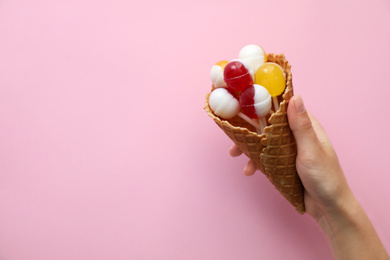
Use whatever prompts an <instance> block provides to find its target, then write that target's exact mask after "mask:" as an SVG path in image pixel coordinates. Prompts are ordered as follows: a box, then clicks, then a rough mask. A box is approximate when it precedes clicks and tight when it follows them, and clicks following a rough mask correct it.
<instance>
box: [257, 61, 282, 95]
mask: <svg viewBox="0 0 390 260" xmlns="http://www.w3.org/2000/svg"><path fill="white" fill-rule="evenodd" d="M255 83H256V84H259V85H262V86H264V87H265V88H266V89H267V90H268V92H269V93H270V94H271V96H272V97H276V96H279V95H280V94H282V93H283V91H284V89H285V88H286V78H285V76H284V73H283V69H282V68H281V67H280V66H279V65H278V64H276V63H273V62H267V63H264V64H263V65H261V66H260V67H259V68H258V69H257V71H256V74H255Z"/></svg>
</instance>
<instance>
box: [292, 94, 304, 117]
mask: <svg viewBox="0 0 390 260" xmlns="http://www.w3.org/2000/svg"><path fill="white" fill-rule="evenodd" d="M294 104H295V109H296V110H297V112H298V114H302V113H303V112H305V111H306V109H305V105H304V104H303V100H302V98H301V96H295V97H294Z"/></svg>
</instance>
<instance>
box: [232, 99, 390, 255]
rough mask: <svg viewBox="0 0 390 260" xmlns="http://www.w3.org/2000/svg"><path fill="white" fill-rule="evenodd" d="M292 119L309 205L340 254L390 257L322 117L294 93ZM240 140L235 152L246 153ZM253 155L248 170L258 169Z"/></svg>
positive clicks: (306, 201)
mask: <svg viewBox="0 0 390 260" xmlns="http://www.w3.org/2000/svg"><path fill="white" fill-rule="evenodd" d="M287 115H288V121H289V125H290V128H291V130H292V132H293V134H294V137H295V140H296V142H297V149H298V155H297V159H296V167H297V171H298V174H299V177H300V178H301V180H302V183H303V186H304V187H305V194H304V200H305V207H306V211H307V213H308V214H309V215H310V216H312V217H313V218H314V220H315V221H316V222H317V223H318V224H319V226H320V227H321V229H322V231H323V232H324V234H325V236H326V237H327V240H328V242H329V245H330V247H331V250H332V253H333V256H334V258H335V259H336V260H341V259H342V260H348V259H351V260H352V259H353V260H360V259H364V260H366V259H367V260H368V259H370V260H371V259H375V260H382V259H383V260H390V257H389V255H388V253H387V252H386V249H385V248H384V246H383V244H382V242H381V241H380V239H379V237H378V235H377V233H376V231H375V229H374V227H373V225H372V224H371V221H370V220H369V218H368V217H367V215H366V213H365V211H364V210H363V208H362V207H361V205H360V204H359V202H358V201H357V200H356V198H355V196H354V194H353V193H352V191H351V189H350V187H349V185H348V183H347V180H346V179H345V176H344V173H343V170H342V168H341V166H340V163H339V160H338V158H337V155H336V153H335V151H334V150H333V147H332V145H331V143H330V141H329V139H328V137H327V135H326V133H325V131H324V129H323V128H322V126H321V125H320V124H319V122H318V121H317V120H316V119H315V118H314V117H313V116H312V115H311V114H310V113H309V112H308V111H307V110H306V109H305V106H304V104H303V101H302V98H301V97H300V96H294V97H292V98H291V100H290V104H289V106H288V111H287ZM241 154H242V152H241V150H240V149H239V148H238V147H237V146H235V145H234V146H233V147H232V148H231V149H230V155H231V156H233V157H236V156H239V155H241ZM256 170H257V169H256V166H255V165H254V164H253V162H252V161H249V162H248V163H247V165H246V166H245V168H244V174H245V175H247V176H250V175H253V174H254V173H255V172H256Z"/></svg>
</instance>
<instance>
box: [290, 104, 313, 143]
mask: <svg viewBox="0 0 390 260" xmlns="http://www.w3.org/2000/svg"><path fill="white" fill-rule="evenodd" d="M287 116H288V122H289V125H290V128H291V130H292V132H293V134H294V137H295V140H296V141H297V146H298V151H299V150H305V151H315V150H316V149H317V148H318V146H319V140H318V137H317V135H316V132H315V130H314V127H313V124H312V121H311V119H310V116H309V114H308V112H307V111H306V109H305V106H304V104H303V101H302V98H301V97H300V96H294V97H292V98H291V100H290V104H289V106H288V109H287Z"/></svg>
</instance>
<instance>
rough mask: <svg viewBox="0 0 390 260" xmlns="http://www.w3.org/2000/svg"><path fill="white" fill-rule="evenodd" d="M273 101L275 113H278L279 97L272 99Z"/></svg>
mask: <svg viewBox="0 0 390 260" xmlns="http://www.w3.org/2000/svg"><path fill="white" fill-rule="evenodd" d="M272 100H273V101H274V107H275V112H276V111H278V110H279V102H278V97H272Z"/></svg>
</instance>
